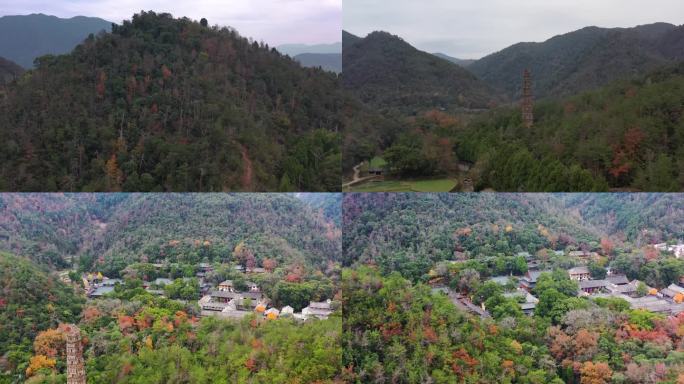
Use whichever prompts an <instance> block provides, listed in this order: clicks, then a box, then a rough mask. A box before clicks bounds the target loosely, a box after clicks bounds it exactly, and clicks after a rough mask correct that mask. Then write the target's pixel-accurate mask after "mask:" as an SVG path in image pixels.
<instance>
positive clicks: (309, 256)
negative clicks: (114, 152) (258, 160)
mask: <svg viewBox="0 0 684 384" xmlns="http://www.w3.org/2000/svg"><path fill="white" fill-rule="evenodd" d="M329 199H331V200H335V197H334V195H333V196H331V197H329ZM336 199H337V201H338V202H339V196H337V197H336ZM332 204H334V202H330V203H328V204H327V205H332ZM331 211H332V212H331ZM337 211H338V212H339V207H338V208H337ZM334 214H335V213H334V208H330V207H328V208H325V209H322V211H321V210H319V208H315V209H314V208H313V207H310V206H308V205H307V204H306V203H304V202H303V201H301V200H300V199H298V198H296V197H295V196H294V195H271V194H164V195H160V194H154V195H146V194H85V195H83V194H79V195H45V194H4V195H0V219H1V220H2V222H0V241H1V242H0V249H4V250H8V251H12V252H14V253H17V254H22V255H26V256H27V257H29V258H31V259H32V260H34V261H36V262H37V263H40V264H43V265H52V266H55V267H63V266H65V265H67V264H68V261H70V260H71V258H72V257H73V258H75V259H76V260H75V261H78V262H79V263H80V265H81V266H82V268H83V269H85V270H90V268H97V269H98V270H102V271H103V273H107V274H109V275H116V274H118V273H119V272H120V271H121V270H122V269H124V268H125V267H126V266H127V265H129V264H132V263H135V262H150V263H162V262H177V263H184V264H192V265H196V264H198V263H200V262H227V261H231V259H232V257H233V250H234V249H235V247H236V246H237V245H238V244H241V243H242V244H243V245H244V246H246V247H247V248H248V249H249V250H250V251H251V252H252V253H253V255H254V257H255V262H256V263H257V265H261V262H262V261H263V260H264V259H265V258H270V259H272V260H274V261H276V262H277V263H278V265H294V264H298V263H299V264H305V265H308V266H312V267H315V268H321V269H322V268H324V267H325V266H326V265H327V264H328V263H329V262H332V261H339V260H341V247H340V242H339V240H337V239H339V237H340V236H341V234H340V229H339V225H338V224H336V223H339V217H334Z"/></svg>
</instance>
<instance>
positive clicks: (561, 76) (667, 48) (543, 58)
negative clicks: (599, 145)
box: [468, 23, 684, 99]
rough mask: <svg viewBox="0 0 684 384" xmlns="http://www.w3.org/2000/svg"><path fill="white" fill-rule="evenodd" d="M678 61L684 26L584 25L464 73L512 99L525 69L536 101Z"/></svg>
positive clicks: (503, 53)
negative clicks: (500, 90) (530, 77)
mask: <svg viewBox="0 0 684 384" xmlns="http://www.w3.org/2000/svg"><path fill="white" fill-rule="evenodd" d="M682 59H684V26H675V25H672V24H667V23H655V24H648V25H641V26H637V27H634V28H598V27H586V28H583V29H580V30H578V31H574V32H570V33H567V34H564V35H559V36H555V37H553V38H551V39H549V40H547V41H544V42H542V43H518V44H515V45H513V46H510V47H508V48H506V49H503V50H501V51H499V52H496V53H493V54H491V55H488V56H486V57H484V58H482V59H480V60H477V61H476V62H474V63H473V64H472V65H470V66H468V69H469V70H470V71H472V73H474V74H475V75H477V76H478V77H479V78H480V79H482V80H483V81H485V82H486V83H487V84H489V85H491V86H492V87H495V88H497V89H502V90H504V91H505V92H506V93H507V95H508V96H510V97H512V98H514V99H518V98H519V97H520V94H521V92H522V91H521V85H520V84H521V78H522V72H523V70H524V69H525V68H527V69H529V70H530V71H531V73H532V80H533V93H534V95H535V96H536V97H537V98H543V97H546V96H554V97H559V96H568V95H573V94H576V93H578V92H581V91H585V90H590V89H593V88H596V87H599V86H601V85H605V84H608V83H609V82H611V81H613V80H617V79H621V78H625V77H630V76H633V75H640V74H646V73H648V72H650V71H652V70H654V69H657V68H659V67H661V66H663V65H666V64H670V63H673V62H675V61H677V60H682Z"/></svg>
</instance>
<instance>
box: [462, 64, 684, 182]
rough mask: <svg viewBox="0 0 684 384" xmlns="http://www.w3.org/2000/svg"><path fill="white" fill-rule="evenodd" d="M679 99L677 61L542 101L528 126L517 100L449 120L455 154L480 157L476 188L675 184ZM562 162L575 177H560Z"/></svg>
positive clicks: (683, 175) (679, 169) (682, 97)
mask: <svg viewBox="0 0 684 384" xmlns="http://www.w3.org/2000/svg"><path fill="white" fill-rule="evenodd" d="M683 106H684V64H679V65H676V66H673V67H668V68H666V69H663V70H660V71H656V72H653V73H651V74H650V75H648V76H645V77H640V78H635V79H632V80H621V81H618V82H616V83H614V84H611V85H610V86H606V87H604V88H602V89H600V90H597V91H591V92H587V93H583V94H580V95H577V96H573V97H569V98H566V99H564V100H560V101H541V102H539V103H537V105H536V106H535V108H534V113H535V123H534V126H533V127H532V128H526V127H524V126H523V125H522V123H521V118H520V111H519V109H518V108H504V109H500V110H495V111H492V112H491V113H490V114H488V115H483V116H481V117H480V118H477V119H474V120H473V122H472V123H470V124H469V125H468V126H467V127H463V128H460V129H459V128H453V129H455V130H456V131H457V132H458V136H457V138H456V141H457V143H456V145H455V147H456V156H457V157H458V158H459V159H463V160H469V161H473V162H476V163H478V162H479V164H477V165H476V169H477V172H479V177H478V182H479V184H480V188H483V187H491V188H494V189H495V190H503V191H516V190H524V191H591V190H602V189H606V188H631V189H636V190H643V191H661V192H668V191H680V190H682V188H683V186H684V152H683V151H682V145H684V117H683V116H684V115H683V114H682V111H684V109H683ZM568 169H569V170H572V169H576V170H577V171H576V172H575V173H576V175H577V177H576V178H573V177H567V174H568V171H567V170H568ZM564 170H566V171H564ZM570 173H571V174H575V173H573V172H570Z"/></svg>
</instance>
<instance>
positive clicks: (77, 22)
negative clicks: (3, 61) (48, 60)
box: [0, 13, 112, 69]
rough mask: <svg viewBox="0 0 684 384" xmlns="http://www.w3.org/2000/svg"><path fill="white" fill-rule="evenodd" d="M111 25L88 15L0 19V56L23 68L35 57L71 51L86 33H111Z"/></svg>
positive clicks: (3, 17)
mask: <svg viewBox="0 0 684 384" xmlns="http://www.w3.org/2000/svg"><path fill="white" fill-rule="evenodd" d="M111 25H112V22H110V21H107V20H104V19H101V18H97V17H88V16H74V17H71V18H60V17H57V16H53V15H46V14H42V13H32V14H29V15H7V16H2V17H0V56H3V57H5V58H7V59H9V60H12V61H14V62H16V63H17V64H19V65H21V66H22V67H24V68H27V69H28V68H32V67H33V64H34V60H35V59H36V58H37V57H40V56H43V55H47V54H53V55H56V54H63V53H67V52H69V51H71V50H72V49H73V48H74V47H76V45H78V44H79V43H81V42H82V41H83V40H85V39H86V38H87V37H88V35H89V34H91V33H98V32H100V31H102V30H105V31H109V30H111Z"/></svg>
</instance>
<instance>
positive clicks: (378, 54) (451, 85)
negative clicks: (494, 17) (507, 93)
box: [342, 32, 501, 113]
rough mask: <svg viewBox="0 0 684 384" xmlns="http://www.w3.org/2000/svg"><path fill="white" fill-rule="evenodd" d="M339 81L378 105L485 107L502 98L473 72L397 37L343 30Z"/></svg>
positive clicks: (385, 107) (402, 107)
mask: <svg viewBox="0 0 684 384" xmlns="http://www.w3.org/2000/svg"><path fill="white" fill-rule="evenodd" d="M342 38H343V46H344V49H343V60H342V66H343V76H342V85H343V87H344V88H345V89H348V90H350V91H352V92H353V93H354V94H355V95H357V96H358V97H359V98H360V99H361V100H362V101H363V102H365V103H368V104H370V105H372V106H374V107H376V108H379V109H382V110H388V109H389V110H399V111H403V112H409V113H410V112H415V111H417V110H421V109H425V108H429V107H435V108H436V107H442V108H486V107H488V106H491V105H492V104H494V103H496V102H497V101H498V100H501V99H500V98H499V97H497V96H495V95H494V93H493V92H492V90H491V89H490V88H489V87H488V86H487V85H485V84H484V83H483V82H481V81H480V80H478V79H477V78H476V77H475V76H474V75H473V74H471V73H470V72H468V71H467V70H465V69H463V68H462V67H461V66H458V65H456V64H454V63H452V62H450V61H447V60H445V59H442V58H439V57H437V56H434V55H432V54H429V53H427V52H422V51H419V50H417V49H416V48H414V47H412V46H411V45H410V44H408V43H406V42H405V41H404V40H402V39H401V38H400V37H398V36H394V35H391V34H389V33H387V32H373V33H371V34H369V35H368V36H366V37H365V38H359V37H357V36H353V35H351V34H350V33H344V34H343V37H342Z"/></svg>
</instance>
